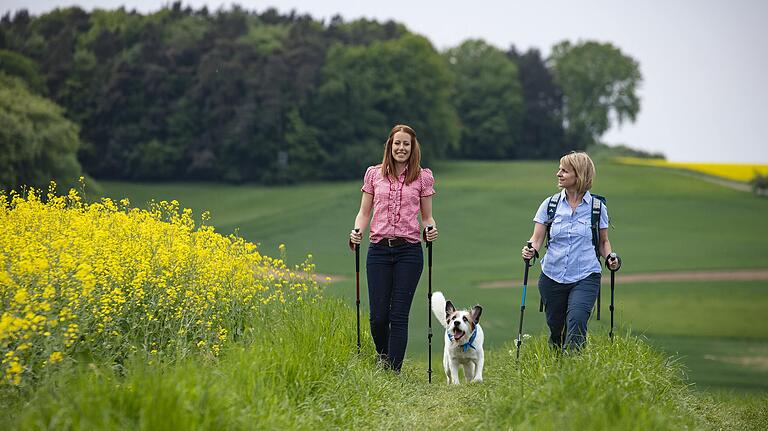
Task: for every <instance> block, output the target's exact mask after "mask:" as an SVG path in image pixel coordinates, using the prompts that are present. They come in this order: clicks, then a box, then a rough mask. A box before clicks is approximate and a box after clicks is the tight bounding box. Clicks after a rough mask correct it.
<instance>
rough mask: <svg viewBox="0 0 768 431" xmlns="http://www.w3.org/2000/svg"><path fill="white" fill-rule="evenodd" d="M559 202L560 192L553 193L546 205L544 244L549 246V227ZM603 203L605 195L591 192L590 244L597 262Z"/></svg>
mask: <svg viewBox="0 0 768 431" xmlns="http://www.w3.org/2000/svg"><path fill="white" fill-rule="evenodd" d="M558 203H560V193H559V192H558V193H555V194H554V195H552V197H551V198H549V205H547V221H546V223H544V225H545V226H546V227H547V234H546V236H545V241H544V244H546V247H547V248H549V228H550V226H552V221H553V220H554V219H555V212H556V211H557V204H558ZM604 204H605V197H604V196H600V195H595V194H592V219H591V220H592V222H591V226H592V227H591V230H592V245H593V246H594V247H595V255H596V256H597V262H598V263H599V262H600V232H599V231H600V213H601V212H602V211H603V205H604Z"/></svg>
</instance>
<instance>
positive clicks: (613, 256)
mask: <svg viewBox="0 0 768 431" xmlns="http://www.w3.org/2000/svg"><path fill="white" fill-rule="evenodd" d="M608 256H609V257H610V258H611V259H618V261H619V266H617V267H616V269H611V267H610V266H609V267H608V269H611V307H610V310H611V331H610V332H608V337H610V339H611V340H613V290H614V283H615V281H616V271H618V270H619V269H621V258H620V257H619V255H618V254H616V253H611V254H609V255H608ZM605 261H606V263H608V259H606V260H605Z"/></svg>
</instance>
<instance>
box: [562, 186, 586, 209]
mask: <svg viewBox="0 0 768 431" xmlns="http://www.w3.org/2000/svg"><path fill="white" fill-rule="evenodd" d="M560 200H561V201H563V200H565V189H562V190H560ZM581 200H582V202H584V203H586V204H587V205H592V194H591V193H589V190H587V191H586V192H585V193H584V197H582V198H581Z"/></svg>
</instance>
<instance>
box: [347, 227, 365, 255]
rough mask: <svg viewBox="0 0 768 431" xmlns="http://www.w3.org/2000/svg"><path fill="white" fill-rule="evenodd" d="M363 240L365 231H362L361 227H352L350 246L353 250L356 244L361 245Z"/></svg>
mask: <svg viewBox="0 0 768 431" xmlns="http://www.w3.org/2000/svg"><path fill="white" fill-rule="evenodd" d="M362 240H363V233H362V232H361V231H360V229H352V230H351V231H350V232H349V248H351V249H352V250H354V249H355V245H359V244H360V242H361V241H362Z"/></svg>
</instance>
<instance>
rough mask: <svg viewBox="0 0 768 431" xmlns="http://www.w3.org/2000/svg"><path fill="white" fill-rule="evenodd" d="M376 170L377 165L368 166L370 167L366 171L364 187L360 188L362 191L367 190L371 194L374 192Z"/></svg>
mask: <svg viewBox="0 0 768 431" xmlns="http://www.w3.org/2000/svg"><path fill="white" fill-rule="evenodd" d="M376 171H377V169H376V166H368V169H367V170H366V171H365V177H364V178H363V187H361V188H360V191H361V192H365V193H368V194H370V195H372V194H373V190H374V187H373V184H374V181H375V179H376Z"/></svg>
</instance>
